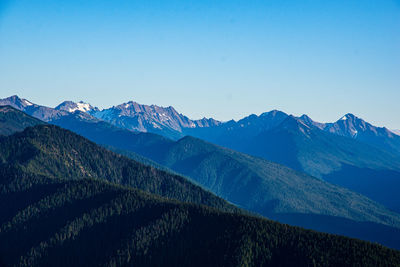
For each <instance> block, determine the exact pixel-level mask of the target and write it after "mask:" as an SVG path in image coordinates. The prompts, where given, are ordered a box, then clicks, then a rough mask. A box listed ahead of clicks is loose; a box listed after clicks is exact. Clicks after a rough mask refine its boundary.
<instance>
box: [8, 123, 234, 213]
mask: <svg viewBox="0 0 400 267" xmlns="http://www.w3.org/2000/svg"><path fill="white" fill-rule="evenodd" d="M0 162H2V164H5V165H6V164H14V165H17V166H19V168H21V170H23V171H24V172H27V173H31V174H38V175H44V176H47V177H51V178H60V179H79V178H98V179H105V180H107V181H109V182H112V183H116V184H121V185H127V186H131V187H134V188H138V189H141V190H144V191H147V192H150V193H154V194H158V195H160V196H164V197H166V198H171V199H177V200H180V201H184V202H192V203H197V204H204V205H207V206H212V207H216V208H219V209H221V210H225V211H234V212H237V211H239V209H238V208H236V207H235V206H233V205H231V204H229V203H227V202H226V201H225V200H223V199H222V198H219V197H217V196H215V195H214V194H212V193H210V192H208V191H206V190H204V189H202V188H201V187H199V186H197V185H194V184H192V183H191V182H189V181H188V180H187V179H185V178H184V177H181V176H178V175H176V174H171V173H168V172H166V171H162V170H158V169H156V168H154V167H151V166H146V165H144V164H142V163H139V162H136V161H134V160H131V159H128V158H126V157H124V156H121V155H118V154H116V153H113V152H111V151H109V150H106V149H104V148H102V147H100V146H98V145H96V144H94V143H92V142H90V141H89V140H87V139H85V138H83V137H81V136H79V135H77V134H75V133H72V132H70V131H68V130H64V129H61V128H59V127H57V126H53V125H38V126H35V127H28V128H26V129H25V130H24V131H23V132H19V133H16V134H14V135H12V136H3V137H0Z"/></svg>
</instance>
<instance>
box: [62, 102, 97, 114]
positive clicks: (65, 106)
mask: <svg viewBox="0 0 400 267" xmlns="http://www.w3.org/2000/svg"><path fill="white" fill-rule="evenodd" d="M55 109H56V110H63V111H67V112H71V113H73V112H75V111H81V112H87V113H92V112H97V111H99V109H98V108H96V107H93V106H91V105H90V104H88V103H85V102H83V101H79V102H77V103H75V102H73V101H64V102H62V103H61V104H60V105H58V106H57V107H55Z"/></svg>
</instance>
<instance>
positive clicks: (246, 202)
mask: <svg viewBox="0 0 400 267" xmlns="http://www.w3.org/2000/svg"><path fill="white" fill-rule="evenodd" d="M53 123H56V124H58V125H60V126H62V127H64V128H68V129H71V130H73V131H75V132H77V133H79V134H81V135H84V136H86V137H88V138H89V139H91V140H93V141H95V142H96V143H99V144H103V145H108V146H112V147H116V148H118V149H123V150H129V151H131V152H135V154H134V155H135V157H134V159H137V155H138V154H139V155H141V156H144V157H147V158H150V159H152V160H154V161H156V162H157V163H159V164H160V165H163V166H167V167H169V168H170V169H173V170H174V171H176V172H178V173H182V174H184V175H186V176H188V177H190V178H191V179H192V180H193V181H195V182H196V183H197V184H200V185H202V186H203V187H204V188H207V189H209V190H211V191H212V192H214V193H216V194H217V195H219V196H221V197H223V198H225V199H227V200H229V201H230V202H232V203H234V204H237V205H238V206H240V207H243V208H245V209H247V210H250V211H253V212H257V213H259V214H262V215H264V216H268V217H270V218H275V219H278V220H280V221H283V222H287V223H291V224H294V225H301V226H304V227H307V228H312V229H316V230H320V231H325V232H332V233H338V234H344V235H348V236H354V237H358V238H362V239H367V240H373V241H375V242H380V243H383V244H386V245H389V246H392V247H397V245H398V243H397V241H395V240H396V237H399V236H400V233H399V230H398V229H397V221H398V218H397V217H396V216H398V215H396V214H394V213H391V212H389V211H387V210H385V208H383V207H382V206H380V205H378V204H376V203H374V202H373V201H371V200H368V199H366V198H364V197H363V196H360V195H357V194H354V193H352V192H350V191H348V190H347V191H346V190H345V189H343V188H339V187H335V186H332V185H330V184H328V183H326V182H323V181H321V180H319V179H315V178H313V177H310V176H308V175H304V174H301V173H297V172H295V171H293V170H290V169H289V168H286V167H284V166H281V165H278V164H274V163H271V162H268V161H266V160H262V159H257V158H254V157H251V156H248V155H245V154H241V153H238V152H235V151H231V150H229V149H224V148H221V147H218V146H215V145H213V144H210V143H207V142H204V141H201V140H199V139H196V138H189V137H186V138H183V139H181V140H179V141H177V142H176V141H173V140H169V139H167V138H165V137H161V136H159V135H155V134H150V133H135V132H132V131H128V130H125V129H120V128H116V127H115V126H112V125H110V124H108V123H106V122H104V121H100V120H98V119H95V118H93V117H91V116H90V115H88V114H86V113H83V112H80V111H75V112H74V113H68V114H67V115H66V116H61V117H58V119H57V120H53ZM38 165H39V166H40V165H41V164H38ZM346 199H347V200H346ZM356 203H357V204H356ZM338 220H339V221H338ZM317 221H319V222H320V223H316V222H317ZM368 221H369V222H370V223H369V224H368V223H361V222H368ZM384 225H387V226H384ZM393 227H396V228H393ZM355 229H357V231H355Z"/></svg>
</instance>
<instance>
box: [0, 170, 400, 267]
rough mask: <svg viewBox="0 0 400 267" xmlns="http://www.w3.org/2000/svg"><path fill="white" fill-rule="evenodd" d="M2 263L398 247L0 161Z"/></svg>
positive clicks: (256, 262) (280, 259) (251, 261)
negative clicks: (44, 173) (2, 164)
mask: <svg viewBox="0 0 400 267" xmlns="http://www.w3.org/2000/svg"><path fill="white" fill-rule="evenodd" d="M0 170H1V171H0V214H1V216H0V264H1V265H2V266H3V265H4V266H13V265H16V266H399V265H400V252H399V251H395V250H391V249H388V248H385V247H382V246H380V245H376V244H372V243H369V242H364V241H359V240H356V239H350V238H346V237H341V236H336V235H330V234H323V233H318V232H314V231H309V230H303V229H301V228H297V227H292V226H288V225H284V224H280V223H275V222H272V221H269V220H266V219H260V218H256V217H251V216H247V215H240V214H234V213H225V212H221V211H218V210H216V209H213V208H208V207H205V206H198V205H194V204H189V203H186V204H185V203H181V202H177V201H173V200H167V199H165V198H161V197H158V196H155V195H151V194H148V193H145V192H143V191H140V190H136V189H132V188H126V187H121V186H118V185H113V184H110V183H108V182H105V181H101V180H98V179H76V180H63V179H57V178H48V177H45V176H41V175H30V174H27V173H26V172H24V171H23V170H20V169H18V168H15V167H12V166H8V167H7V168H1V169H0Z"/></svg>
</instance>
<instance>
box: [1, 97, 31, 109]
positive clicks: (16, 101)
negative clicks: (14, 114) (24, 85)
mask: <svg viewBox="0 0 400 267" xmlns="http://www.w3.org/2000/svg"><path fill="white" fill-rule="evenodd" d="M0 105H1V106H5V105H9V106H12V107H13V108H16V109H19V110H23V109H25V108H26V107H28V106H32V105H34V104H33V103H32V102H30V101H28V100H26V99H24V98H20V97H18V96H17V95H13V96H10V97H7V98H4V99H0Z"/></svg>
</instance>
